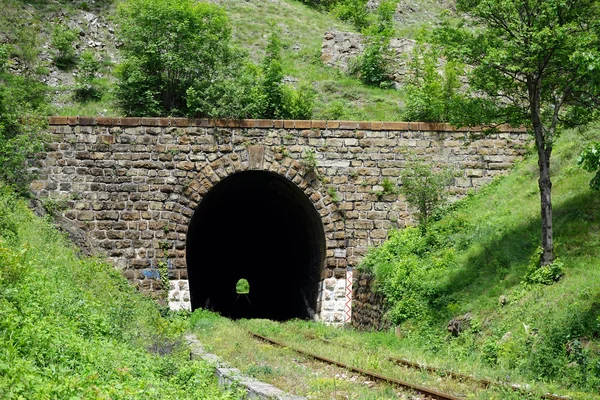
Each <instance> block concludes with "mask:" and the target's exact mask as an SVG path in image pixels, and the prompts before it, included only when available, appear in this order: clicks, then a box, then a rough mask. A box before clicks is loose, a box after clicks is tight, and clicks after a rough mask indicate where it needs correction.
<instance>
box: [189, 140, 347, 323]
mask: <svg viewBox="0 0 600 400" xmlns="http://www.w3.org/2000/svg"><path fill="white" fill-rule="evenodd" d="M236 180H237V181H236ZM250 180H251V181H252V182H254V183H253V184H257V185H258V186H259V187H261V188H262V190H267V186H260V185H267V184H266V183H265V182H268V186H269V187H271V186H273V185H275V186H277V189H273V191H272V193H271V192H270V193H271V194H270V196H271V195H273V196H275V197H277V196H287V197H286V198H285V202H286V203H285V204H288V203H287V202H289V204H290V205H289V207H290V208H294V207H295V209H296V211H294V212H293V213H292V214H285V215H287V216H288V217H289V218H291V220H293V221H295V222H294V226H298V225H302V226H303V228H302V229H300V230H302V232H304V233H302V234H300V233H297V232H296V233H294V234H291V233H288V234H290V235H291V236H290V239H289V241H292V242H301V243H305V241H312V242H314V241H317V242H322V243H316V242H315V243H313V244H298V246H302V245H305V246H308V248H307V250H306V253H310V254H311V256H310V257H312V258H311V261H310V262H309V261H306V263H311V264H315V263H318V266H317V267H318V268H315V267H311V273H310V275H311V277H310V278H307V277H303V278H302V281H303V282H305V283H303V284H302V285H304V286H302V287H301V288H300V291H301V292H302V293H303V296H304V298H303V301H304V307H303V310H304V311H302V310H299V307H298V304H299V303H298V301H297V300H294V301H292V300H291V299H288V300H289V301H290V302H292V303H294V304H296V303H298V304H296V306H294V307H292V310H291V311H290V313H287V312H283V311H282V310H279V311H275V310H273V309H269V310H265V309H261V308H260V303H259V302H257V304H258V305H257V306H256V307H255V309H253V313H254V314H253V313H252V312H251V313H250V314H248V313H242V314H241V315H234V314H235V313H238V311H239V310H233V309H232V308H227V307H225V308H223V305H222V304H220V305H218V304H205V303H210V302H211V299H210V298H209V297H208V295H205V294H204V293H202V290H204V289H202V290H201V289H195V288H194V285H197V283H195V282H197V281H202V279H204V277H200V276H199V275H198V274H199V273H200V272H199V271H198V270H194V268H198V267H196V266H191V265H190V264H194V265H197V264H198V260H199V257H200V256H198V255H196V254H195V253H194V252H195V251H200V250H193V248H194V246H195V247H196V248H197V247H198V246H197V245H195V244H194V243H197V242H195V241H197V240H199V239H198V238H199V237H201V235H200V234H199V233H198V232H199V231H200V230H201V228H198V225H199V224H200V223H199V222H198V221H199V219H200V218H202V219H203V221H205V222H206V223H207V224H208V222H207V221H208V220H207V218H209V217H206V215H207V214H206V213H205V212H204V211H202V207H209V205H210V206H211V207H218V206H213V204H219V202H223V201H226V200H224V198H223V197H221V198H220V200H218V201H216V200H213V199H214V198H215V196H217V195H216V194H215V192H218V191H223V190H225V189H224V188H226V187H227V188H231V187H234V186H235V185H238V186H239V185H242V184H240V183H239V182H244V181H247V182H249V181H250ZM234 181H235V182H238V183H235V184H234V183H232V182H234ZM261 182H262V183H261ZM228 190H230V189H228ZM231 190H232V189H231ZM267 191H268V190H267ZM322 191H323V184H322V182H321V181H320V180H319V179H318V178H317V176H316V174H314V173H313V172H310V171H306V170H305V168H304V167H303V166H302V164H301V163H300V162H298V161H297V160H292V159H288V158H285V159H284V158H281V159H275V157H274V156H273V155H272V154H270V153H268V152H265V148H264V147H262V146H250V147H249V148H247V149H246V150H245V151H243V152H239V153H229V154H226V155H223V156H221V157H219V158H217V159H216V160H214V161H211V162H207V163H206V164H205V165H204V166H202V168H201V169H200V171H199V172H198V174H197V175H196V177H195V178H194V179H193V180H192V181H191V182H190V184H189V185H188V187H187V188H186V189H185V190H184V191H183V193H182V194H183V197H185V199H187V204H185V205H184V204H182V206H183V207H184V208H185V209H186V210H185V211H186V212H185V215H189V214H191V215H192V216H191V217H190V218H189V219H188V231H187V239H186V267H187V271H188V279H189V280H190V292H191V297H192V307H194V308H196V307H200V306H202V307H204V306H209V307H211V306H215V308H216V309H217V310H219V311H222V312H224V313H230V314H229V315H230V316H232V317H236V316H244V317H247V316H257V317H267V318H272V319H288V318H297V317H311V316H312V313H313V312H315V311H316V312H317V313H318V312H319V311H320V310H318V306H319V304H318V302H317V297H318V291H319V289H320V283H321V280H322V279H323V278H325V277H328V276H329V275H328V270H327V266H328V265H329V266H331V265H333V263H334V262H335V260H333V253H334V251H333V249H334V248H335V247H337V244H338V243H339V239H340V238H343V236H344V229H343V228H344V227H343V223H342V222H341V215H340V213H339V212H338V210H337V208H336V204H335V203H334V202H333V200H332V199H331V198H330V196H329V195H328V194H322ZM281 192H286V193H287V194H285V195H283V194H281ZM211 196H212V197H211ZM282 198H283V197H282ZM263 200H265V199H263ZM267 201H268V199H267ZM281 201H283V200H281ZM261 204H262V203H261ZM286 208H287V206H286ZM202 213H204V214H202ZM290 213H291V211H290ZM298 213H304V214H305V215H302V216H298V215H297V214H298ZM200 214H202V215H203V216H200ZM288 217H286V218H288ZM211 218H212V217H211ZM211 221H213V224H212V225H218V224H215V223H214V220H211ZM228 221H229V222H231V221H230V220H228ZM266 221H267V222H266V223H268V221H269V219H268V217H267V219H266ZM200 225H201V224H200ZM238 229H239V228H238ZM264 229H266V228H264ZM283 229H285V228H283ZM294 229H296V230H298V229H297V228H294ZM290 230H292V228H290ZM309 231H310V232H312V233H311V237H312V236H315V238H314V240H313V239H310V240H309V239H306V236H307V235H308V234H307V233H306V232H309ZM317 231H320V232H321V233H319V232H317ZM238 233H239V232H238ZM264 233H265V232H264V231H263V236H264ZM242 235H243V233H242ZM294 235H296V236H294ZM267 236H268V235H267ZM202 237H203V238H204V239H202V240H203V241H210V240H212V238H211V237H210V236H208V237H207V236H202ZM303 238H304V239H303ZM271 240H273V241H274V242H275V243H274V244H273V251H275V252H277V251H279V250H280V249H279V247H286V243H287V242H286V243H282V242H280V241H278V238H276V237H275V238H273V237H272V238H271ZM282 240H283V239H282ZM276 243H278V245H277V244H276ZM216 246H218V245H216ZM236 246H237V245H235V246H232V247H236ZM316 247H319V250H315V249H316ZM242 248H243V246H242ZM237 250H239V246H238V248H237ZM232 251H236V250H235V249H232ZM246 251H250V248H246ZM281 251H283V250H281ZM294 251H296V253H297V256H298V257H304V255H303V254H300V253H303V252H302V251H299V250H298V247H296V250H294ZM317 253H319V255H318V256H317V255H316V254H317ZM278 254H279V253H278ZM306 257H309V256H308V255H306ZM294 258H295V256H294ZM317 258H318V261H315V260H317ZM207 260H210V258H207ZM289 261H291V258H289V257H288V259H287V261H286V262H289ZM207 262H209V261H207ZM294 262H295V261H294ZM298 262H300V261H298ZM217 263H218V262H217ZM236 265H237V264H236ZM265 268H270V267H265ZM272 271H275V270H274V269H273V270H272ZM236 273H237V274H239V273H240V272H239V271H238V270H237V268H231V274H232V275H235V274H236ZM271 274H273V273H271ZM206 276H214V273H212V272H211V273H210V274H206ZM251 276H252V275H251ZM222 277H224V278H223V279H225V277H226V278H227V279H230V278H231V279H232V280H235V281H237V279H239V278H245V276H231V277H230V276H228V275H227V276H225V275H223V276H222ZM283 277H284V280H286V281H287V280H293V279H295V277H296V276H295V275H293V277H292V275H289V276H288V275H286V273H284V274H283ZM261 279H262V278H261ZM271 279H272V277H269V278H268V280H270V282H269V284H270V285H271V287H275V286H277V285H278V284H284V282H275V280H272V281H271ZM273 279H274V278H273ZM251 287H257V285H252V282H251ZM258 287H259V288H260V285H258ZM295 289H296V288H293V290H295ZM206 290H208V289H206ZM293 290H289V291H293ZM263 291H264V289H263ZM275 292H276V290H274V293H275ZM251 296H252V294H251ZM277 297H278V296H275V295H274V297H273V298H271V299H270V302H271V303H272V304H277V302H279V301H283V302H285V300H283V299H281V298H277ZM279 297H281V293H280V294H279ZM218 298H219V299H220V300H221V302H223V301H225V300H223V299H221V298H220V296H219V297H218ZM259 299H260V298H259ZM263 300H264V299H263ZM228 301H231V299H229V300H228ZM213 303H214V298H213ZM263 303H264V301H263ZM234 308H235V307H234ZM300 308H302V307H300ZM294 310H295V311H294ZM238 314H239V313H238Z"/></svg>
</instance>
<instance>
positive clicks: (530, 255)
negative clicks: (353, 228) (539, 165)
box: [361, 129, 600, 398]
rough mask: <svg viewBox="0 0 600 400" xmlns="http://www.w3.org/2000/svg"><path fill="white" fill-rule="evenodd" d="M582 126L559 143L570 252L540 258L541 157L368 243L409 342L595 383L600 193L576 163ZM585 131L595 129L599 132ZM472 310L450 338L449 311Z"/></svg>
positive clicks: (538, 376) (532, 375)
mask: <svg viewBox="0 0 600 400" xmlns="http://www.w3.org/2000/svg"><path fill="white" fill-rule="evenodd" d="M577 135H578V133H577V132H575V131H568V132H565V133H564V136H563V137H561V138H560V139H558V141H557V142H556V147H555V167H554V174H553V181H554V182H555V186H554V193H555V201H556V208H555V218H556V227H557V236H556V240H557V243H558V246H559V248H560V250H561V258H560V260H559V259H556V260H554V262H553V263H551V264H547V265H546V266H544V267H540V266H539V254H540V250H539V247H538V244H537V243H538V237H539V236H538V235H539V233H538V226H539V225H538V224H539V222H540V216H539V212H538V211H536V209H537V206H538V203H537V200H536V194H537V190H536V180H537V176H536V175H537V174H536V172H537V170H536V163H535V160H528V161H527V162H525V163H524V164H522V165H520V166H519V167H518V168H517V170H516V171H515V172H514V173H513V174H511V176H508V177H505V178H499V179H496V180H495V181H494V182H493V183H492V184H491V185H490V186H488V187H486V188H485V189H483V190H482V191H481V192H479V193H477V194H471V195H469V196H468V198H466V199H465V200H462V201H460V202H458V203H455V204H453V205H452V206H449V207H447V209H446V212H445V214H444V215H443V216H442V215H441V214H439V215H438V216H437V217H436V218H434V219H431V220H430V223H429V224H428V229H427V230H426V231H423V230H421V229H418V228H416V227H409V228H405V229H403V230H400V231H392V232H391V233H390V236H389V239H388V241H386V242H385V243H384V244H383V245H382V246H381V247H379V248H376V249H374V250H372V251H370V252H369V253H368V254H367V256H366V257H365V259H364V261H363V263H362V265H361V269H362V270H363V271H369V272H371V273H373V274H374V275H375V276H376V280H377V282H378V286H377V287H378V289H377V290H378V291H380V292H381V293H382V294H384V295H385V297H386V299H387V304H388V314H387V315H388V318H389V320H390V321H391V322H392V323H393V324H395V325H399V328H398V329H399V332H401V335H403V339H400V340H401V341H402V342H404V343H405V345H406V346H407V348H412V349H411V350H410V351H417V349H418V351H423V352H425V353H428V352H430V354H431V355H432V356H433V355H434V354H447V355H448V356H450V357H451V358H452V359H455V360H456V361H453V362H456V363H458V364H459V365H462V368H467V369H469V368H468V367H467V365H466V364H468V363H476V364H478V365H479V364H481V365H484V366H486V367H485V368H492V369H495V370H497V373H498V374H499V375H500V376H502V374H504V375H510V376H511V378H513V379H516V377H517V376H519V377H520V378H518V379H519V380H521V381H526V382H527V381H529V382H531V381H534V380H536V381H538V380H539V381H543V382H547V383H551V382H552V383H553V384H556V385H560V387H561V390H559V391H565V390H572V391H573V392H574V393H577V392H578V391H581V392H586V393H591V392H596V391H597V388H598V385H599V384H600V346H599V341H598V340H599V338H600V306H599V303H598V294H599V293H600V271H599V270H598V269H597V268H594V267H592V266H593V265H596V263H597V259H598V253H597V251H596V250H597V247H596V246H597V244H598V242H599V241H600V236H599V235H598V232H597V231H598V229H597V228H598V224H599V223H600V221H599V220H598V218H597V215H598V211H599V210H600V203H599V202H598V198H597V196H596V195H595V194H594V193H595V192H592V191H589V189H588V188H587V185H586V183H587V181H588V180H589V176H588V175H587V174H585V173H583V172H582V171H580V170H578V169H577V168H576V160H577V157H578V155H579V153H580V151H581V149H582V147H583V145H582V140H581V138H579V137H578V136H577ZM586 135H591V136H592V137H593V138H592V140H597V138H598V131H597V130H596V129H594V130H592V131H589V132H588V133H587V134H586ZM466 313H470V316H471V324H470V328H468V329H467V331H466V332H464V333H461V334H460V335H459V336H458V337H457V338H452V339H450V337H447V336H446V335H447V332H446V325H447V323H448V321H449V320H450V319H452V318H454V317H458V316H462V315H465V314H466ZM417 336H421V337H424V338H427V339H426V340H424V339H420V338H417ZM460 360H463V361H460ZM461 362H464V363H465V365H463V364H460V363H461ZM554 389H555V388H554ZM554 389H553V390H554ZM587 396H588V395H584V394H581V393H580V394H579V395H578V396H575V397H583V398H587Z"/></svg>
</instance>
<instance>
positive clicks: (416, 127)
mask: <svg viewBox="0 0 600 400" xmlns="http://www.w3.org/2000/svg"><path fill="white" fill-rule="evenodd" d="M48 123H49V124H50V125H72V126H77V125H79V126H96V125H98V126H128V127H134V126H149V127H178V128H186V127H197V128H214V127H219V128H221V127H222V128H264V129H269V128H277V129H279V128H283V129H348V130H356V129H360V130H369V131H437V132H481V130H482V127H461V128H456V127H454V126H452V125H450V124H447V123H436V122H385V121H339V120H293V119H292V120H288V119H285V120H272V119H235V120H234V119H196V118H171V117H169V118H138V117H58V116H54V117H49V118H48ZM496 131H497V132H514V133H519V132H526V131H527V130H526V129H525V128H522V127H520V128H513V127H511V126H509V125H499V126H497V127H496Z"/></svg>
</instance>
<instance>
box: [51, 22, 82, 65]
mask: <svg viewBox="0 0 600 400" xmlns="http://www.w3.org/2000/svg"><path fill="white" fill-rule="evenodd" d="M77 36H78V35H77V32H75V30H73V29H69V28H67V27H65V26H63V25H57V26H56V27H55V28H54V30H53V31H52V47H54V49H55V54H54V64H56V66H57V67H58V68H59V69H62V70H67V69H69V68H71V67H72V66H73V65H75V62H76V59H77V55H76V54H75V44H74V43H75V39H77Z"/></svg>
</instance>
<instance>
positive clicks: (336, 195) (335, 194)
mask: <svg viewBox="0 0 600 400" xmlns="http://www.w3.org/2000/svg"><path fill="white" fill-rule="evenodd" d="M327 194H328V195H329V198H330V199H331V201H333V202H334V203H336V204H339V203H340V202H341V201H342V200H341V199H340V195H339V193H338V191H337V190H335V188H334V187H333V186H330V187H329V188H328V189H327Z"/></svg>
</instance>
